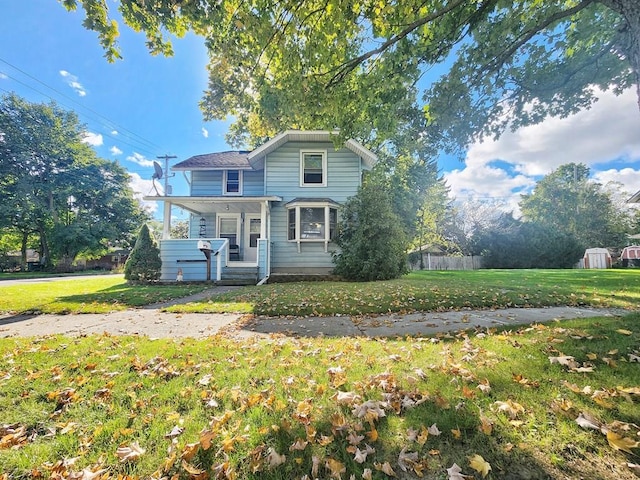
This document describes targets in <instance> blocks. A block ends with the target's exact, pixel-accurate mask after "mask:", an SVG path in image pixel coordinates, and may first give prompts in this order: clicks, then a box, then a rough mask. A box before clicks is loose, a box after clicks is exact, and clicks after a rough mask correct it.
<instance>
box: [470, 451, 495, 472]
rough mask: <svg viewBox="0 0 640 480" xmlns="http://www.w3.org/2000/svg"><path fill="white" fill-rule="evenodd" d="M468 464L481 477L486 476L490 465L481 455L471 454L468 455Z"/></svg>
mask: <svg viewBox="0 0 640 480" xmlns="http://www.w3.org/2000/svg"><path fill="white" fill-rule="evenodd" d="M469 465H470V466H471V468H473V469H474V470H475V471H476V472H478V473H480V474H481V475H482V478H484V477H486V476H487V475H488V474H489V471H490V470H491V465H490V464H489V462H487V461H486V460H485V459H484V458H482V456H481V455H477V454H476V455H473V456H471V457H469Z"/></svg>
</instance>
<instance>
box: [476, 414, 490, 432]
mask: <svg viewBox="0 0 640 480" xmlns="http://www.w3.org/2000/svg"><path fill="white" fill-rule="evenodd" d="M478 428H479V429H480V431H481V432H482V433H484V434H485V435H491V433H492V432H493V422H492V421H491V420H490V419H489V418H487V417H485V416H484V415H482V414H481V415H480V426H479V427H478Z"/></svg>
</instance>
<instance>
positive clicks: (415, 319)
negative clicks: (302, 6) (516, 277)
mask: <svg viewBox="0 0 640 480" xmlns="http://www.w3.org/2000/svg"><path fill="white" fill-rule="evenodd" d="M629 313H630V312H628V311H624V310H616V309H593V308H576V307H549V308H509V309H504V310H467V311H459V312H419V313H412V314H407V315H399V314H398V315H396V314H392V315H380V316H367V317H350V316H346V315H345V316H333V317H305V318H271V317H256V318H253V319H251V320H249V321H247V322H246V323H245V324H244V325H243V326H242V331H243V332H245V333H248V332H253V333H258V334H271V333H280V334H285V335H290V336H298V337H317V336H327V337H334V336H353V337H356V336H359V337H395V336H424V337H431V336H435V335H439V334H443V333H447V332H457V331H460V330H468V329H487V328H496V327H509V326H518V325H522V324H531V323H542V322H550V321H555V320H562V319H565V320H566V319H573V318H591V317H603V316H607V317H611V316H622V315H626V314H629Z"/></svg>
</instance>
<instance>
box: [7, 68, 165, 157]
mask: <svg viewBox="0 0 640 480" xmlns="http://www.w3.org/2000/svg"><path fill="white" fill-rule="evenodd" d="M0 62H2V63H4V64H6V65H8V66H9V67H11V68H13V69H15V70H16V71H18V72H20V73H21V74H23V75H25V76H27V77H29V78H30V79H32V80H34V81H36V82H38V83H39V84H41V85H43V86H44V87H46V88H48V89H49V90H51V91H53V92H55V93H57V94H58V95H60V96H62V97H63V98H66V99H67V100H69V101H70V102H73V103H74V104H76V105H78V106H79V107H80V108H81V109H84V110H86V111H88V112H91V113H92V114H94V115H96V116H97V117H99V118H101V119H103V120H104V121H106V122H107V124H106V125H104V126H105V127H108V128H111V129H113V130H117V131H118V132H121V131H124V132H128V133H129V134H130V135H127V134H126V133H125V134H123V136H125V137H128V138H130V139H131V140H132V141H134V142H138V143H140V144H141V145H144V147H141V146H137V145H133V144H131V143H129V142H126V141H124V140H122V139H121V138H115V137H112V136H111V135H109V134H106V133H103V134H104V135H105V136H107V137H109V138H112V139H113V140H116V141H118V142H121V143H124V144H126V145H129V146H131V147H133V148H136V149H139V150H143V149H145V151H146V152H147V153H149V154H151V155H153V154H152V153H151V152H150V150H148V149H149V148H153V149H159V150H162V147H160V146H159V145H157V144H156V143H154V142H152V141H150V140H147V139H146V138H144V137H142V136H141V135H138V134H137V133H135V132H133V131H131V130H129V129H128V128H126V127H124V126H122V125H120V124H118V123H116V122H114V121H113V120H111V119H109V118H108V117H106V116H104V115H102V114H101V113H99V112H97V111H95V110H93V109H92V108H90V107H86V106H84V105H83V104H81V103H80V102H78V101H77V100H75V99H74V98H72V97H69V96H68V95H66V94H65V93H63V92H61V91H59V90H58V89H56V88H54V87H52V86H50V85H48V84H47V83H45V82H43V81H42V80H40V79H38V78H36V77H35V76H33V75H31V74H29V73H28V72H25V71H24V70H22V69H20V68H19V67H17V66H15V65H13V64H11V63H10V62H8V61H6V60H4V59H2V58H0ZM5 75H6V76H7V77H8V78H10V79H12V80H14V81H15V82H18V83H19V84H21V85H23V86H25V87H27V88H29V89H31V90H33V91H34V92H37V93H38V94H40V95H42V96H44V97H46V98H49V99H51V100H53V101H56V99H54V98H53V97H51V96H50V95H48V94H46V93H44V92H41V91H40V90H37V89H36V88H34V87H33V86H31V85H28V84H27V83H24V82H22V81H20V80H18V79H17V78H15V77H12V76H11V75H8V74H6V73H5ZM5 91H6V90H5ZM61 103H62V102H61ZM83 115H84V116H87V117H89V118H91V117H90V116H89V115H87V114H86V113H84V114H83ZM93 120H94V121H97V122H99V123H102V122H101V121H100V120H96V119H95V118H93ZM134 137H135V138H134Z"/></svg>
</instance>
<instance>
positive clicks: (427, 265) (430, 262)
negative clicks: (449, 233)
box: [409, 253, 482, 270]
mask: <svg viewBox="0 0 640 480" xmlns="http://www.w3.org/2000/svg"><path fill="white" fill-rule="evenodd" d="M422 258H423V263H424V267H423V269H424V270H478V269H480V268H482V257H481V256H468V257H445V256H442V255H431V254H430V253H424V254H423V255H422ZM409 267H410V268H411V270H420V259H419V258H417V259H416V260H415V261H413V262H412V263H410V265H409Z"/></svg>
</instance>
